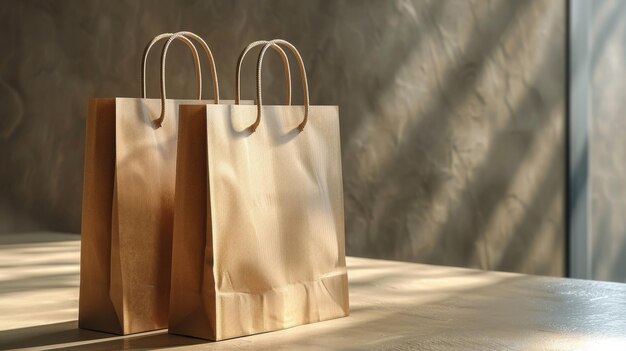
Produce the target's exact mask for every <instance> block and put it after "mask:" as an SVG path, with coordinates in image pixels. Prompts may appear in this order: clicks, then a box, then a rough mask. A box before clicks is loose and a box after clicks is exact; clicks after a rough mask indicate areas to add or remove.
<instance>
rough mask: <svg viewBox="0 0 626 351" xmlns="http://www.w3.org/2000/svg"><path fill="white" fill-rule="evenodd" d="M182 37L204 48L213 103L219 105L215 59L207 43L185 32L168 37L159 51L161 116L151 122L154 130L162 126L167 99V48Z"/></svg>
mask: <svg viewBox="0 0 626 351" xmlns="http://www.w3.org/2000/svg"><path fill="white" fill-rule="evenodd" d="M183 36H190V37H192V39H195V40H196V41H197V42H199V43H200V45H201V46H202V47H203V48H204V51H205V52H206V55H207V58H208V59H209V64H210V67H211V78H212V80H213V101H214V103H215V104H219V103H220V95H219V86H218V79H217V69H216V67H215V59H214V58H213V53H212V52H211V49H210V48H209V46H208V45H207V43H206V42H205V41H204V40H203V39H202V38H200V37H199V36H198V35H196V34H195V33H192V32H187V31H181V32H178V33H175V34H173V35H172V36H170V38H169V39H168V40H167V42H166V43H165V46H164V47H163V51H161V114H160V115H159V118H158V119H156V120H154V121H153V123H154V125H155V127H156V128H159V127H161V125H162V124H163V120H164V119H165V100H166V99H167V93H166V91H165V61H166V58H167V50H169V47H170V45H171V44H172V42H173V41H174V40H176V39H178V38H179V37H183Z"/></svg>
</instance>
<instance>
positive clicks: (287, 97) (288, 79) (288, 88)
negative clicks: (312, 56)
mask: <svg viewBox="0 0 626 351" xmlns="http://www.w3.org/2000/svg"><path fill="white" fill-rule="evenodd" d="M267 43H269V41H267V40H259V41H255V42H252V43H250V44H248V46H246V48H245V49H243V51H242V52H241V54H240V55H239V59H237V67H236V68H235V104H236V105H239V103H240V97H241V88H240V87H241V66H242V64H243V59H244V58H245V57H246V54H248V52H249V51H250V50H252V49H254V48H255V47H257V46H259V45H262V44H267ZM272 49H274V50H276V52H277V53H278V54H279V55H280V58H281V60H282V61H283V69H284V71H285V101H286V104H287V105H291V69H290V67H289V58H288V57H287V54H286V53H285V50H283V48H281V47H280V46H279V45H277V44H274V45H272Z"/></svg>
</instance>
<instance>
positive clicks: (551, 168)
mask: <svg viewBox="0 0 626 351" xmlns="http://www.w3.org/2000/svg"><path fill="white" fill-rule="evenodd" d="M0 28H2V31H3V33H4V35H3V36H2V37H0V47H3V48H4V50H3V52H2V54H1V55H0V113H1V115H2V119H1V120H0V147H1V149H2V150H3V151H2V157H1V159H0V187H1V188H0V190H1V192H2V202H3V203H2V204H0V223H1V224H0V231H19V230H32V229H37V228H46V229H53V230H60V231H78V230H79V221H80V199H81V184H82V183H81V182H82V173H81V172H82V154H83V151H82V145H83V133H84V120H85V114H86V100H87V98H88V97H91V96H100V97H106V96H137V92H138V90H139V81H138V76H139V68H138V64H139V59H140V55H141V51H142V48H143V46H144V45H145V43H146V42H147V41H148V40H149V39H150V38H151V37H152V36H153V35H155V34H157V33H160V32H164V31H176V30H179V29H187V30H191V31H194V32H197V33H199V34H200V35H202V36H203V37H205V38H206V39H207V41H208V42H209V44H210V45H211V46H212V48H213V50H214V52H215V54H216V58H217V61H218V63H219V73H220V76H221V81H220V85H221V87H222V90H221V92H222V94H223V95H224V96H225V97H226V98H231V97H232V94H231V93H230V92H231V91H232V87H233V82H232V77H233V72H234V64H235V59H236V57H237V55H238V53H239V51H240V50H241V49H242V47H243V46H245V44H246V43H248V42H250V41H252V40H256V39H260V38H273V37H283V38H285V39H287V40H290V41H292V42H293V43H294V44H296V45H297V46H298V47H299V49H300V50H301V52H302V54H303V55H304V59H305V63H306V65H307V68H308V73H309V78H310V82H311V98H312V101H313V102H314V103H316V104H338V105H339V106H340V113H341V130H342V143H343V144H342V148H343V149H342V155H343V162H344V187H345V207H346V229H347V234H346V235H347V250H348V253H349V254H352V255H362V256H370V257H381V258H391V259H401V260H409V261H418V262H428V263H437V264H450V265H460V266H471V267H480V268H488V269H498V270H512V271H521V272H529V273H540V274H552V275H561V274H562V273H563V255H564V228H563V206H564V202H563V197H564V196H563V192H564V147H563V146H564V130H563V125H564V92H565V86H564V84H565V76H564V74H565V65H564V63H565V56H564V55H565V47H564V43H565V34H564V28H565V3H564V0H561V1H553V0H544V1H539V0H538V1H525V0H524V1H522V0H519V1H509V0H500V1H484V0H476V1H441V0H433V1H417V0H416V1H322V0H315V1H290V0H284V1H263V2H254V1H220V2H207V1H116V2H112V1H89V2H85V1H78V0H76V1H14V2H6V1H5V2H3V3H2V7H1V8H0ZM180 54H185V55H186V53H185V52H184V50H183V49H182V48H180V46H179V47H177V48H176V49H175V50H174V55H173V57H172V62H174V61H175V60H177V59H178V60H179V62H180V64H179V65H178V66H174V65H172V66H171V69H169V71H168V74H169V77H171V78H170V80H169V82H170V86H169V89H170V91H171V92H173V94H172V96H178V97H182V96H191V93H192V91H193V83H191V82H188V80H189V78H190V77H191V76H192V69H191V65H190V64H189V62H190V60H189V59H188V58H186V57H184V56H181V55H180ZM277 61H278V60H277V59H275V58H274V59H273V60H272V63H273V65H270V67H269V68H270V69H268V73H267V75H268V78H269V79H268V80H267V85H266V87H265V89H267V91H268V92H267V93H266V94H265V95H267V96H270V95H271V96H273V99H274V100H273V101H274V102H279V101H280V97H281V96H282V85H281V77H279V73H280V72H281V71H280V69H279V66H278V65H277ZM155 62H156V59H153V60H151V64H154V63H155ZM251 64H252V62H249V65H248V66H246V67H247V71H246V72H248V73H247V79H248V82H250V79H251V73H250V72H251V66H250V65H251ZM151 72H152V74H153V77H152V79H151V83H150V86H151V91H152V92H156V86H155V84H156V77H154V73H155V72H156V68H155V66H152V67H151ZM244 74H245V73H244ZM295 86H296V87H297V86H298V84H296V85H295ZM251 88H252V86H251V84H249V83H248V84H246V88H245V89H244V93H245V94H246V96H248V97H250V96H252V94H253V91H252V89H251ZM294 95H295V96H296V97H297V98H299V96H300V95H299V94H298V92H294Z"/></svg>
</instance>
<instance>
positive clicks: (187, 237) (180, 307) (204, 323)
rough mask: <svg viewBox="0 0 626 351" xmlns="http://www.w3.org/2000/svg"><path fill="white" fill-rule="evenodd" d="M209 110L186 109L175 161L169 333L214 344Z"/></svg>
mask: <svg viewBox="0 0 626 351" xmlns="http://www.w3.org/2000/svg"><path fill="white" fill-rule="evenodd" d="M206 138H207V136H206V108H205V107H204V106H192V105H182V106H181V107H180V114H179V129H178V151H177V159H176V196H175V211H174V234H173V242H172V282H171V291H170V314H169V332H170V333H173V334H180V335H187V336H194V337H199V338H204V339H211V340H215V282H214V279H213V269H212V256H213V254H212V244H211V233H210V227H211V226H210V210H209V209H208V207H207V203H208V198H209V197H208V196H209V194H208V191H207V190H208V189H207V186H208V181H207V172H208V169H207V154H206V145H207V139H206Z"/></svg>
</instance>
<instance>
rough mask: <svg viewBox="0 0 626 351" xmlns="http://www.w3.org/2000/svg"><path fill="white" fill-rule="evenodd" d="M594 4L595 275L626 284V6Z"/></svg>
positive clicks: (611, 0)
mask: <svg viewBox="0 0 626 351" xmlns="http://www.w3.org/2000/svg"><path fill="white" fill-rule="evenodd" d="M591 4H592V10H593V11H592V17H591V24H592V25H591V42H592V48H591V70H592V82H591V89H590V91H591V123H590V126H591V130H590V134H589V140H590V144H591V145H590V147H589V167H590V172H589V174H590V179H591V218H590V221H589V222H590V231H591V241H590V248H591V256H592V259H591V270H592V277H593V279H602V280H614V281H620V282H626V216H625V215H624V214H625V213H626V138H624V133H625V132H626V113H625V112H624V111H626V93H625V92H626V1H623V0H602V1H593V2H592V3H591Z"/></svg>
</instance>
